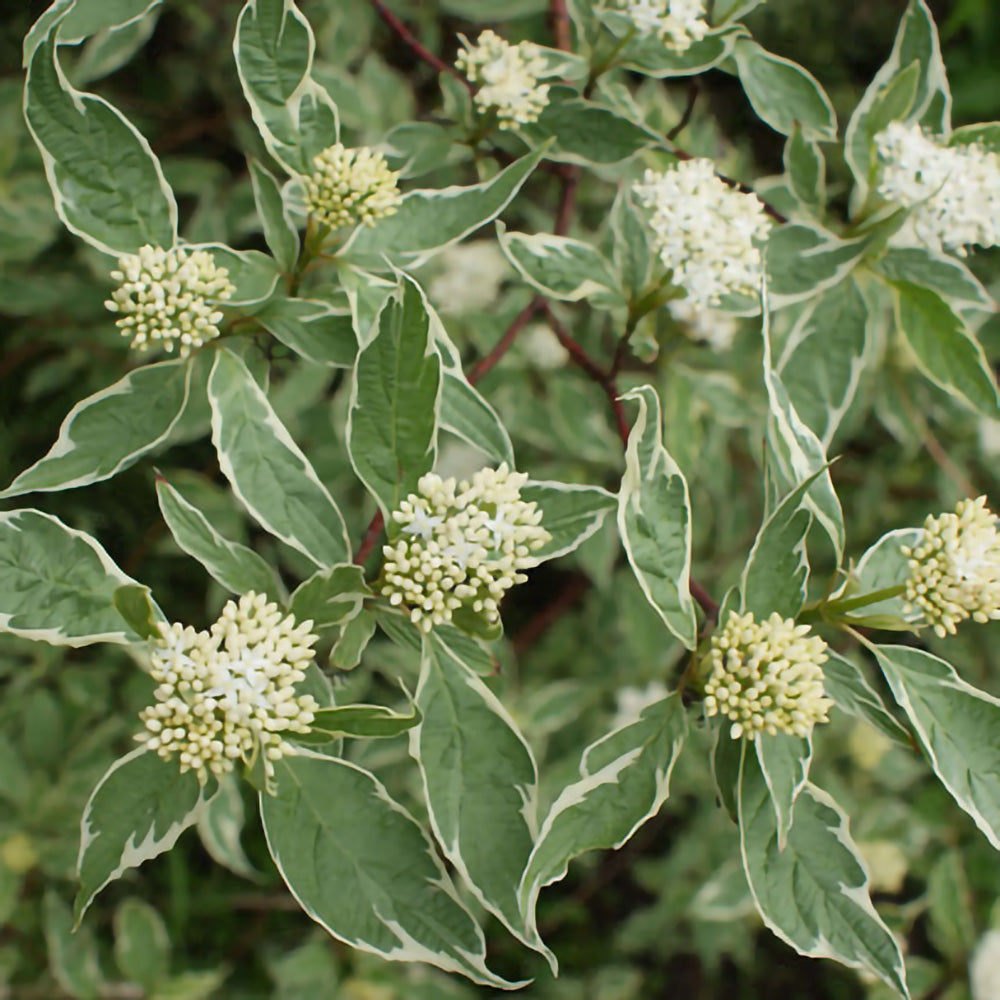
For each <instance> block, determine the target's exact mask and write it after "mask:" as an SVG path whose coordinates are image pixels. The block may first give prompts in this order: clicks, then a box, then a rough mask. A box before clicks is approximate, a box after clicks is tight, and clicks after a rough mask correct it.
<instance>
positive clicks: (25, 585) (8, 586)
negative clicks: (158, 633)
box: [0, 510, 138, 646]
mask: <svg viewBox="0 0 1000 1000" xmlns="http://www.w3.org/2000/svg"><path fill="white" fill-rule="evenodd" d="M127 584H135V580H133V579H132V578H131V577H129V576H126V575H125V574H124V573H123V572H122V571H121V570H120V569H119V568H118V567H117V566H116V565H115V564H114V563H113V562H112V561H111V557H110V556H109V555H108V554H107V552H105V551H104V549H103V548H102V547H101V546H100V545H99V544H98V542H96V541H95V540H94V539H93V538H91V537H90V536H89V535H86V534H84V533H83V532H82V531H76V530H75V529H73V528H68V527H67V526H66V525H65V524H63V523H62V521H60V520H58V519H57V518H55V517H52V516H51V515H49V514H43V513H42V512H41V511H37V510H8V511H3V512H2V513H0V631H3V632H11V633H13V634H14V635H20V636H23V637H24V638H25V639H34V640H37V641H40V642H48V643H51V644H52V645H54V646H89V645H90V644H91V643H95V642H117V643H129V642H135V641H136V640H137V639H138V636H137V635H136V634H135V633H134V632H133V631H132V630H131V629H129V628H127V627H126V626H125V622H124V621H123V620H122V617H121V615H120V614H119V612H118V609H117V608H116V607H115V603H114V600H115V591H116V590H117V589H118V588H119V587H121V586H123V585H127Z"/></svg>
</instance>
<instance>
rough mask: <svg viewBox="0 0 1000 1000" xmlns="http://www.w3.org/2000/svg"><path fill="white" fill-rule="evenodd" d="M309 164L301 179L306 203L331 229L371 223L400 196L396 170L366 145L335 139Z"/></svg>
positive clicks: (395, 206) (387, 212) (392, 208)
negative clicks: (310, 167)
mask: <svg viewBox="0 0 1000 1000" xmlns="http://www.w3.org/2000/svg"><path fill="white" fill-rule="evenodd" d="M313 166H314V167H315V170H314V171H313V173H312V174H310V175H309V176H308V177H306V178H305V180H304V183H305V200H306V206H307V207H308V209H309V211H310V213H312V214H313V215H314V216H316V218H317V219H319V220H320V221H321V222H323V223H324V224H326V225H327V226H329V227H330V228H331V229H340V228H342V227H343V226H349V225H354V224H356V223H358V222H363V223H364V224H365V225H366V226H374V225H375V222H376V221H377V220H378V219H384V218H385V217H386V216H387V215H392V214H393V213H394V212H395V211H396V210H397V209H398V208H399V203H400V202H401V201H402V200H403V198H402V195H401V194H400V193H399V188H398V187H397V186H396V181H397V179H398V178H399V171H397V170H390V169H389V168H388V166H387V165H386V162H385V157H384V156H383V155H382V154H381V153H379V152H376V151H375V150H374V149H369V148H368V147H367V146H363V147H361V148H360V149H348V148H346V147H345V146H344V145H343V144H342V143H339V142H338V143H337V144H336V145H334V146H329V147H327V148H326V149H324V150H323V152H322V153H317V154H316V156H314V157H313Z"/></svg>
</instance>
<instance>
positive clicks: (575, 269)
mask: <svg viewBox="0 0 1000 1000" xmlns="http://www.w3.org/2000/svg"><path fill="white" fill-rule="evenodd" d="M498 237H499V240H500V248H501V249H502V250H503V252H504V254H505V255H506V257H507V259H508V260H509V261H510V262H511V264H513V265H514V267H515V268H517V270H518V272H519V273H520V275H521V277H522V278H524V280H525V281H527V282H528V284H529V285H531V286H532V287H534V288H537V289H538V290H539V291H540V292H542V294H544V295H548V296H550V297H551V298H555V299H561V300H563V301H564V302H579V301H580V300H581V299H587V300H589V301H592V302H593V304H594V305H595V306H603V307H610V306H614V305H622V304H623V302H624V297H623V295H622V291H621V288H620V286H619V281H618V278H617V277H616V275H615V273H614V271H613V270H612V267H611V263H610V261H608V260H607V259H606V258H605V256H604V255H603V254H602V253H601V252H600V250H598V249H596V248H595V247H592V246H591V245H590V244H589V243H583V242H582V241H580V240H574V239H570V238H569V237H567V236H552V235H550V234H548V233H536V234H535V235H534V236H529V235H528V234H527V233H507V232H504V229H503V225H502V224H498Z"/></svg>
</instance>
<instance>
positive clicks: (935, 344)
mask: <svg viewBox="0 0 1000 1000" xmlns="http://www.w3.org/2000/svg"><path fill="white" fill-rule="evenodd" d="M893 288H895V289H896V320H897V324H898V326H899V328H900V329H901V330H902V332H903V334H904V335H905V337H906V339H907V341H908V342H909V344H910V347H912V348H913V353H914V355H915V356H916V359H917V364H918V365H919V366H920V370H921V371H922V372H923V373H924V375H926V376H927V378H929V379H930V380H931V381H932V382H933V383H934V384H935V385H938V386H940V387H941V388H942V389H944V390H945V391H947V392H949V393H951V395H953V396H955V397H957V398H958V399H961V400H964V401H965V402H967V403H968V404H969V405H970V406H972V407H974V408H975V409H977V410H979V411H980V412H981V413H983V414H985V415H986V416H989V417H994V418H995V417H997V416H1000V396H998V395H997V385H996V379H995V378H994V375H993V369H992V367H991V365H990V363H989V362H988V361H987V360H986V355H985V354H984V353H983V349H982V347H981V346H980V344H979V341H978V340H976V338H975V337H974V336H973V334H972V332H971V331H970V330H969V329H968V327H966V325H965V323H964V322H963V320H962V318H961V317H960V316H958V315H957V314H956V313H954V312H952V310H951V309H950V308H949V307H948V303H947V302H945V301H944V299H942V298H941V297H940V296H939V295H936V294H935V293H934V292H932V291H929V290H928V289H926V288H921V287H920V286H919V285H913V284H910V283H909V282H908V281H897V282H893Z"/></svg>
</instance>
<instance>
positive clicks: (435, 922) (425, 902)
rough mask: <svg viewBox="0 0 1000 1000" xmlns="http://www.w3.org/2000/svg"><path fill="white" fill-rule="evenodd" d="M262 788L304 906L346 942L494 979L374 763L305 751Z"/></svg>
mask: <svg viewBox="0 0 1000 1000" xmlns="http://www.w3.org/2000/svg"><path fill="white" fill-rule="evenodd" d="M275 769H276V772H277V785H278V791H277V794H276V795H273V796H271V795H262V796H261V800H260V811H261V818H262V819H263V821H264V832H265V834H266V836H267V844H268V848H269V849H270V851H271V856H272V857H273V858H274V861H275V864H276V865H277V866H278V870H279V871H280V872H281V875H282V878H284V880H285V882H286V883H287V884H288V887H289V889H290V890H291V892H292V894H293V895H294V896H295V898H296V899H297V900H298V902H299V904H300V905H301V906H302V908H303V909H304V910H305V911H306V913H308V914H309V916H310V917H312V919H313V920H315V921H316V922H317V923H319V924H320V925H321V926H322V927H324V928H325V929H326V930H327V931H328V932H329V933H330V934H332V935H333V936H334V937H335V938H337V939H339V940H340V941H343V942H345V943H346V944H349V945H351V946H352V947H354V948H358V949H360V950H362V951H367V952H370V953H372V954H374V955H378V956H380V957H382V958H384V959H388V960H390V961H399V962H426V963H428V964H430V965H434V966H437V967H438V968H439V969H444V970H445V971H446V972H457V973H460V974H461V975H464V976H467V977H468V978H470V979H472V980H473V981H474V982H477V983H482V984H483V985H486V986H493V987H499V988H501V989H504V988H510V987H512V986H514V985H520V984H512V983H508V982H507V981H506V980H503V979H501V978H500V977H499V976H496V975H494V974H493V973H492V972H490V971H489V969H487V968H486V961H485V952H486V947H485V942H484V941H483V935H482V931H481V930H480V929H479V927H478V925H477V924H476V922H475V920H474V919H473V917H472V915H471V914H470V913H469V911H468V910H466V909H465V907H464V906H463V905H462V903H461V902H460V901H459V899H458V897H457V895H456V893H455V890H454V887H453V886H452V884H451V882H450V880H449V878H448V876H447V874H446V873H445V870H444V868H443V867H442V865H441V862H440V861H439V860H438V858H437V855H436V854H435V853H434V849H433V847H432V845H431V843H430V841H429V840H428V838H427V835H426V834H425V833H424V831H423V830H422V829H421V828H420V826H418V825H417V823H416V822H415V821H414V819H413V817H411V816H410V814H409V813H407V812H406V810H404V809H403V808H402V806H400V805H398V804H397V803H396V802H394V801H393V800H392V799H391V798H390V796H389V793H388V792H387V791H386V790H385V788H384V787H383V786H382V784H381V783H380V782H379V781H378V780H377V779H376V778H375V777H374V776H373V775H371V774H369V773H368V772H367V771H365V770H363V769H362V768H360V767H358V766H357V765H355V764H350V763H348V762H347V761H343V760H334V759H332V758H327V757H319V756H314V755H312V754H306V753H304V752H303V753H302V754H301V755H298V756H294V757H285V758H283V759H282V760H280V761H278V762H277V763H276V765H275Z"/></svg>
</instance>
